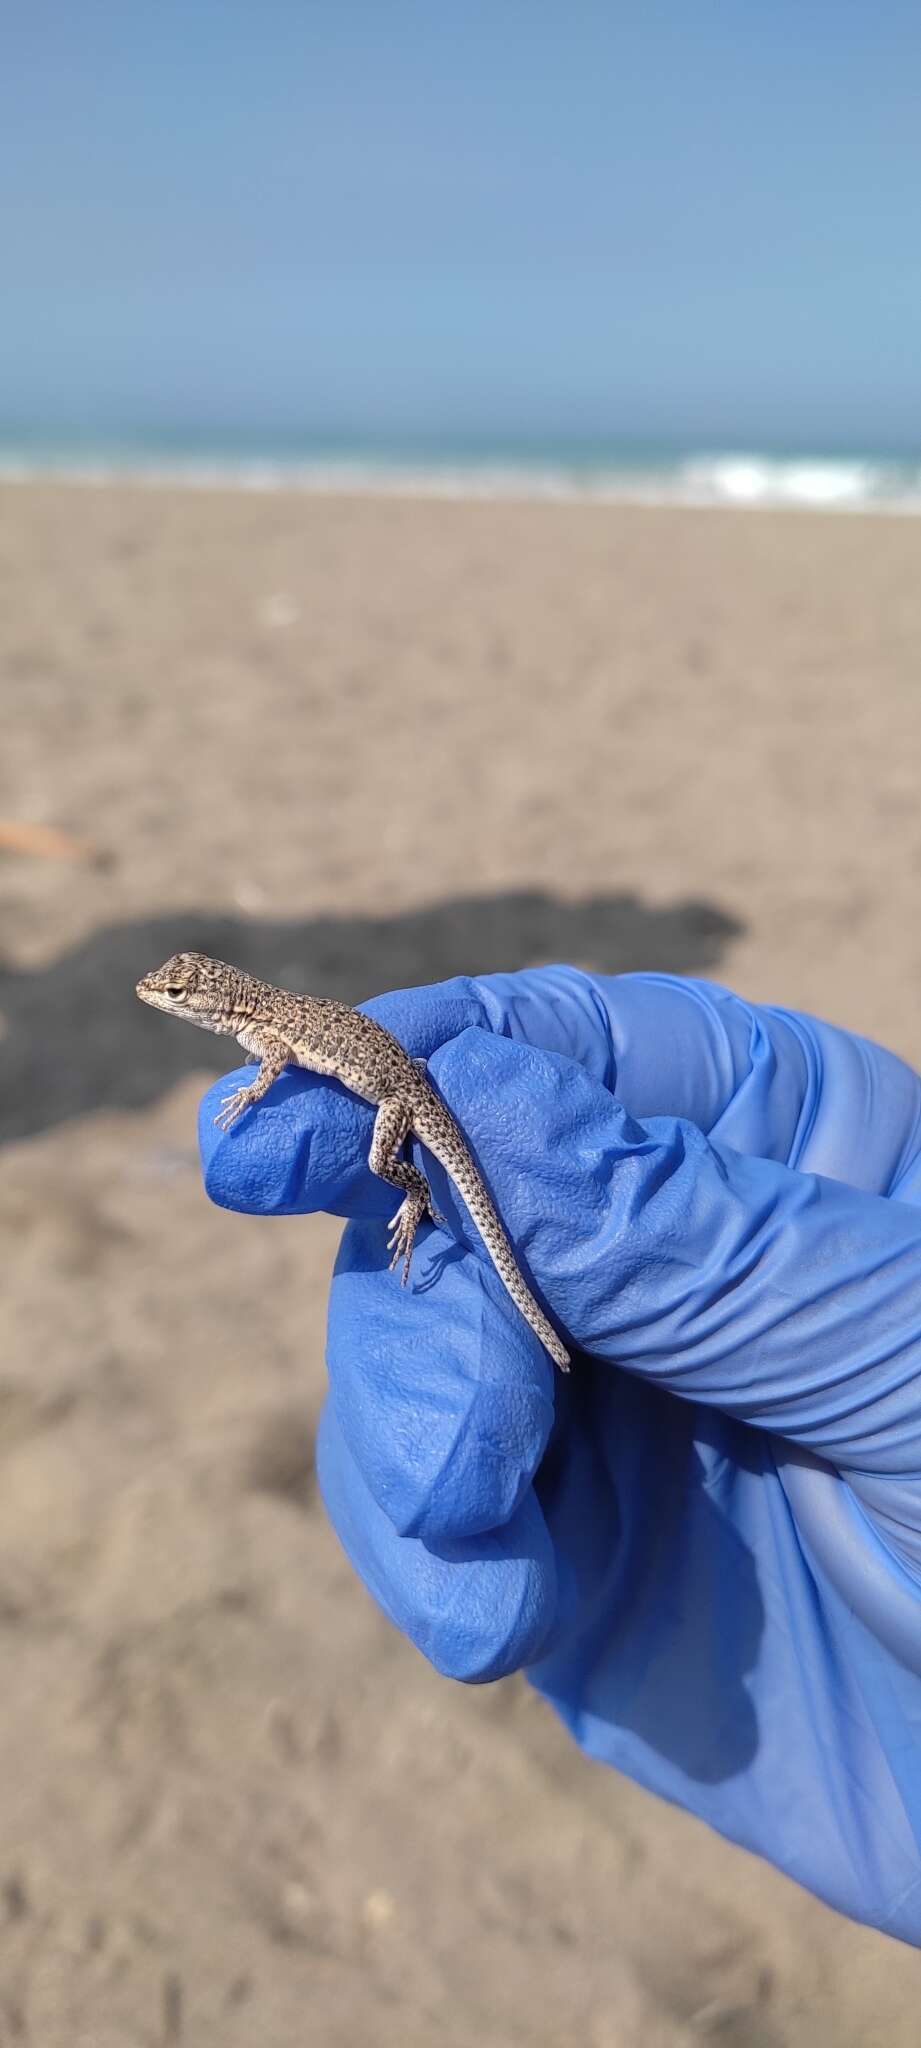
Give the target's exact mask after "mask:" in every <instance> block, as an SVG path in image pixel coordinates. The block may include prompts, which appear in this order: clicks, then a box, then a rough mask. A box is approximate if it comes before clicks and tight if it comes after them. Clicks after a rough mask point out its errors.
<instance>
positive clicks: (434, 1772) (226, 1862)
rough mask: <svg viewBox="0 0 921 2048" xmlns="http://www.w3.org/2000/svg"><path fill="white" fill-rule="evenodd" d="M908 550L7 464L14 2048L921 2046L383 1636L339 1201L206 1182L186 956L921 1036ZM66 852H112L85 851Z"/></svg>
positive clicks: (800, 518)
mask: <svg viewBox="0 0 921 2048" xmlns="http://www.w3.org/2000/svg"><path fill="white" fill-rule="evenodd" d="M919 546H921V526H919V524H918V523H917V521H914V520H910V519H898V518H890V517H879V518H871V517H863V516H860V517H833V516H823V515H813V514H806V513H790V514H774V513H768V512H761V513H755V514H745V513H733V512H726V513H723V512H710V513H694V512H680V511H675V510H653V509H644V510H640V509H636V508H633V509H617V508H614V507H599V506H590V505H576V504H573V505H552V504H533V505H527V504H511V503H507V504H488V503H483V504H464V503H457V504H437V503H430V502H421V501H416V502H412V501H409V500H396V499H393V500H385V499H377V500H375V499H373V498H354V499H349V498H348V497H345V496H342V497H338V498H337V497H329V498H321V497H315V498H311V497H308V496H298V495H295V494H289V495H285V494H275V495H259V494H255V493H246V492H232V491H223V492H219V491H212V492H206V491H201V492H193V491H185V492H183V491H179V490H167V489H160V490H142V489H129V488H126V487H121V488H117V487H114V486H112V487H106V488H97V489H89V488H78V487H76V486H72V487H66V486H62V485H56V486H51V485H40V484H30V485H21V486H6V487H4V488H3V489H2V491H0V598H2V602H0V676H2V706H3V745H2V750H0V818H7V819H9V818H18V819H28V820H33V821H38V822H42V823H45V824H47V825H49V826H52V825H53V826H55V827H58V828H61V829H63V830H65V831H67V832H69V833H72V834H74V835H75V836H76V837H77V838H78V839H80V840H81V841H86V842H90V843H91V845H92V847H93V848H94V849H95V858H94V859H92V860H86V859H82V858H75V859H74V860H73V861H68V860H66V859H63V858H44V857H39V856H38V855H36V854H34V853H28V852H26V853H21V854H20V853H17V852H15V851H3V850H0V1029H2V1033H3V1037H2V1042H0V1058H2V1076H3V1082H2V1089H0V1125H2V1136H3V1139H4V1143H3V1146H2V1149H0V1229H2V1236H3V1241H4V1260H3V1264H4V1285H3V1291H2V1303H0V1631H2V1640H3V1648H4V1657H3V1694H2V1706H0V1783H2V1787H3V1827H2V1835H0V2041H3V2042H5V2041H7V2040H8V2041H10V2042H14V2041H18V2040H24V2041H31V2042H35V2043H38V2044H41V2048H58V2044H60V2048H78V2044H83V2043H86V2044H90V2043H91V2044H92V2048H135V2044H137V2048H152V2044H159V2043H172V2042H184V2043H185V2042H188V2043H194V2044H195V2048H236V2044H241V2048H243V2044H246V2048H252V2044H253V2043H256V2042H258V2043H259V2044H260V2048H295V2044H297V2048H301V2044H303V2043H305V2042H308V2041H309V2042H310V2043H311V2044H313V2043H316V2044H317V2048H355V2044H356V2043H373V2044H374V2048H427V2044H430V2043H431V2042H433V2041H435V2040H437V2041H438V2042H439V2043H441V2044H442V2048H472V2044H474V2043H476V2044H477V2048H506V2044H512V2043H519V2044H535V2048H537V2044H540V2048H564V2044H565V2048H569V2044H573V2048H576V2044H578V2048H691V2044H693V2043H697V2042H699V2041H702V2040H710V2039H713V2040H718V2041H719V2042H720V2043H721V2044H724V2048H726V2044H729V2048H781V2044H797V2048H798V2044H800V2043H803V2044H805V2043H807V2042H809V2043H810V2044H815V2043H819V2044H825V2043H828V2044H831V2043H835V2044H836V2048H858V2044H859V2048H869V2044H871V2043H873V2042H878V2043H883V2042H885V2043H886V2044H887V2048H917V2041H918V2012H919V2004H921V1956H919V1955H918V1954H916V1953H915V1952H913V1951H911V1950H908V1949H906V1948H903V1947H901V1946H899V1945H897V1944H895V1943H893V1942H891V1941H888V1940H886V1939H884V1938H882V1937H880V1936H877V1935H875V1934H872V1933H870V1932H867V1931H865V1930H861V1929H858V1928H856V1927H854V1926H852V1925H850V1924H849V1923H847V1922H845V1921H844V1920H841V1919H839V1918H837V1917H836V1916H835V1915H834V1914H832V1913H831V1912H829V1911H827V1910H826V1909H825V1908H823V1907H822V1906H820V1905H819V1904H818V1903H816V1902H815V1901H813V1900H811V1899H810V1898H808V1897H806V1896H805V1895H804V1894H803V1893H801V1892H800V1891H799V1890H798V1889H797V1888H796V1887H795V1886H794V1885H792V1884H790V1883H788V1882H786V1881H785V1880H783V1879H781V1878H780V1877H779V1876H777V1875H776V1874H775V1873H774V1872H772V1871H771V1870H769V1869H768V1868H767V1867H765V1866H763V1865H761V1864H760V1863H759V1862H758V1861H757V1860H756V1859H754V1858H752V1857H750V1856H747V1855H746V1854H744V1853H743V1852H742V1851H739V1850H736V1849H734V1848H732V1847H730V1846H729V1845H727V1844H725V1843H723V1842H721V1841H720V1840H718V1839H717V1838H716V1837H715V1836H713V1835H711V1834H710V1833H709V1832H707V1831H706V1830H705V1829H704V1828H703V1827H702V1826H700V1825H699V1824H698V1823H696V1822H695V1821H693V1820H691V1819H690V1818H688V1817H687V1816H685V1815H683V1814H680V1813H678V1812H674V1811H672V1810H670V1809H669V1808H667V1807H665V1806H664V1805H662V1804H660V1803H658V1802H656V1801H655V1800H653V1799H652V1798H650V1797H648V1796H647V1795H645V1794H644V1793H642V1792H640V1791H639V1790H637V1789H636V1788H635V1787H633V1786H632V1785H630V1784H629V1783H627V1782H625V1781H624V1780H622V1779H620V1778H619V1777H617V1776H616V1775H615V1774H614V1773H613V1772H606V1771H603V1770H601V1769H599V1768H597V1767H594V1766H592V1765H590V1764H589V1763H587V1762H586V1761H585V1760H584V1759H582V1758H581V1756H580V1755H579V1753H578V1751H577V1750H576V1749H575V1748H574V1746H573V1745H572V1744H571V1743H570V1742H569V1740H568V1739H567V1738H566V1736H565V1735H564V1733H563V1732H562V1730H561V1729H560V1728H559V1727H558V1726H557V1724H556V1721H555V1719H554V1717H553V1715H552V1714H551V1712H550V1710H549V1709H548V1708H547V1707H546V1706H544V1705H543V1704H542V1703H541V1702H540V1701H539V1700H537V1699H536V1698H535V1697H534V1696H532V1695H531V1694H530V1692H529V1690H528V1688H527V1687H526V1685H525V1684H524V1683H523V1682H520V1681H516V1682H510V1683H507V1684H502V1685H499V1686H494V1687H487V1688H483V1689H477V1688H473V1689H468V1688H462V1687H459V1686H456V1685H452V1684H450V1683H447V1682H445V1681H443V1680H440V1679H439V1678H437V1677H436V1675H435V1674H434V1672H432V1671H430V1670H429V1669H428V1667H427V1666H426V1665H425V1663H424V1662H423V1660H422V1659H421V1658H420V1657H419V1656H418V1655H417V1654H416V1653H415V1652H414V1651H413V1650H412V1649H411V1648H410V1647H409V1645H408V1644H406V1643H405V1642H403V1641H402V1639H401V1638H400V1637H399V1636H397V1635H396V1634H395V1633H394V1631H393V1630H392V1629H391V1628H390V1627H389V1626H388V1624H387V1623H386V1622H385V1621H384V1620H383V1619H382V1618H381V1616H380V1615H379V1614H378V1612H377V1610H376V1609H375V1608H374V1606H373V1605H372V1603H371V1601H370V1599H369V1597H368V1595H367V1594H366V1593H365V1592H364V1591H363V1589H362V1588H361V1587H360V1586H359V1584H358V1583H357V1581H356V1580H355V1579H354V1577H353V1575H352V1573H351V1571H350V1569H349V1567H348V1565H347V1564H346V1562H345V1559H344V1558H343V1556H342V1555H341V1553H340V1551H339V1549H338V1546H337V1544H336V1541H335V1539H334V1537H333V1535H332V1533H331V1531H330V1530H329V1528H328V1526H327V1524H326V1521H325V1517H324V1514H323V1510H322V1506H321V1504H320V1502H319V1499H318V1497H317V1493H316V1489H315V1485H314V1482H313V1477H312V1455H311V1446H312V1438H313V1431H314V1427H315V1423H316V1418H317V1413H318V1409H319V1405H320V1402H321V1399H322V1393H323V1383H324V1373H323V1362H322V1361H323V1331H324V1314H325V1295H326V1287H327V1281H328V1276H329V1270H330V1262H331V1259H332V1257H333V1253H334V1248H335V1244H336V1242H337V1239H338V1235H339V1229H340V1226H339V1225H338V1224H337V1223H335V1222H333V1221H331V1220H329V1219H325V1218H322V1219H321V1218H316V1219H305V1220H303V1221H301V1220H297V1221H294V1220H291V1221H283V1222H271V1223H262V1222H256V1221H252V1220H247V1219H244V1218H240V1217H236V1216H230V1215H226V1214H223V1213H221V1212H219V1211H217V1210H216V1209H213V1208H211V1207H210V1206H209V1205H208V1203H207V1201H206V1200H205V1197H204V1195H203V1193H202V1190H201V1186H200V1180H199V1175H198V1167H197V1154H196V1146H195V1110H196V1103H197V1099H198V1096H199V1094H200V1092H201V1088H202V1086H203V1084H204V1083H205V1081H206V1080H207V1079H208V1078H209V1076H210V1074H211V1073H213V1072H214V1071H215V1070H216V1067H217V1066H219V1065H220V1064H222V1063H226V1064H230V1065H232V1064H233V1059H234V1055H233V1051H232V1050H230V1052H229V1054H228V1053H227V1049H226V1048H225V1049H222V1048H221V1046H220V1044H219V1043H218V1042H217V1041H211V1040H209V1039H207V1038H205V1037H204V1036H203V1035H200V1034H195V1033H191V1032H183V1031H180V1030H178V1029H173V1028H171V1027H170V1026H169V1025H168V1024H165V1023H164V1021H163V1020H162V1019H160V1018H157V1017H155V1016H154V1015H153V1014H151V1013H150V1012H147V1011H144V1010H143V1009H142V1008H141V1006H140V1005H139V1004H137V1003H136V1001H135V1000H134V997H133V993H132V991H133V986H134V982H135V980H136V979H137V977H138V975H139V974H140V973H142V972H143V971H144V970H146V969H148V968H150V967H151V966H153V965H154V964H155V963H156V962H158V961H159V960H160V959H162V958H163V957H164V956H165V955H166V954H167V953H168V952H169V951H171V950H173V949H174V948H176V947H181V946H205V947H208V948H209V949H210V950H215V951H221V952H227V953H229V954H230V956H231V957H233V958H236V959H239V960H240V962H241V963H244V964H247V965H251V966H255V967H257V968H259V969H261V970H262V971H264V972H266V973H271V974H272V975H273V976H274V977H275V978H279V979H285V978H287V975H288V974H289V973H290V972H292V971H293V972H294V973H296V974H299V975H300V976H301V978H302V979H304V980H306V981H307V982H308V983H309V984H311V985H313V986H314V987H315V988H316V989H317V990H318V991H322V992H327V993H340V994H343V995H345V996H348V997H350V998H356V999H357V998H359V997H361V996H363V995H366V994H370V993H372V992H374V991H375V990H377V989H379V988H383V987H386V986H392V985H395V984H399V983H405V982H410V981H418V980H429V979H432V978H434V977H436V976H440V975H443V974H448V973H453V972H455V971H463V970H470V971H476V970H483V969H491V968H497V967H500V966H503V967H511V966H516V965H521V964H524V963H526V962H529V961H535V960H541V959H549V958H569V959H573V960H576V961H578V962H582V963H585V964H588V965H595V966H598V967H601V968H608V969H617V968H629V967H657V968H671V969H675V970H678V971H683V972H697V973H705V974H709V975H712V976H713V977H715V978H716V979H719V980H722V981H725V982H728V983H731V984H733V985H734V986H736V987H738V988H739V989H740V990H741V991H743V992H744V993H745V994H746V995H749V996H751V997H755V998H762V999H770V1000H773V1001H775V1002H778V1003H785V1004H793V1005H798V1006H802V1007H807V1008H813V1009H815V1010H818V1011H820V1012H822V1013H824V1014H826V1015H828V1016H831V1017H833V1018H835V1019H837V1020H838V1021H840V1022H841V1023H843V1024H847V1025H851V1026H853V1027H856V1028H858V1029H861V1030H864V1031H867V1032H869V1033H871V1034H874V1035H876V1036H878V1037H880V1038H882V1039H883V1040H885V1041H886V1042H887V1043H889V1044H890V1045H892V1046H893V1047H895V1048H896V1049H897V1050H898V1051H900V1052H902V1053H903V1054H905V1055H906V1056H907V1057H909V1058H910V1059H913V1060H915V1061H916V1062H919V1063H921V1015H919V1007H921V1006H919V1001H918V997H919V989H921V971H919V970H921V958H919V953H921V943H919V936H918V934H919V917H918V887H919V877H921V806H919V801H918V786H917V734H918V709H917V691H918V676H917V669H918V649H919V646H921V577H919V574H918V555H919ZM78 851H79V849H78Z"/></svg>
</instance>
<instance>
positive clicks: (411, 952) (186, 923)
mask: <svg viewBox="0 0 921 2048" xmlns="http://www.w3.org/2000/svg"><path fill="white" fill-rule="evenodd" d="M741 929H742V927H741V926H740V925H739V923H738V921H737V920H736V919H734V918H733V917H731V916H729V915H728V914H727V913H726V912H725V911H723V910H720V909H719V908H717V907H716V906H715V905H714V904H710V903H702V902H696V901H691V902H682V903H676V904H674V905H670V906H666V907H664V908H651V907H647V906H646V905H644V904H642V903H641V902H639V901H638V899H637V898H636V897H635V896H630V895H607V896H592V897H587V898H585V899H583V900H582V901H581V902H574V903H566V902H563V901H561V900H559V899H557V898H556V897H553V896H547V895H544V894H542V893H541V892H540V891H538V890H522V891H520V892H517V893H509V894H507V895H499V896H486V897H474V896H470V897H457V898H452V899H450V900H448V901H446V902H442V903H433V904H429V905H426V906H424V907H423V908H422V909H416V910H409V911H404V912H402V913H400V914H399V915H398V916H395V917H379V918H375V917H317V918H305V919H301V920H296V921H292V922H290V923H270V922H266V921H262V920H259V919H250V918H244V917H224V916H220V915H211V914H209V913H206V912H195V911H192V912H188V913H183V912H177V913H175V915H170V916H169V917H156V918H148V919H145V920H142V921H139V922H137V923H135V924H121V925H110V926H108V927H107V928H105V929H104V930H102V931H98V932H95V933H94V934H93V936H92V938H90V939H88V940H87V941H86V942H85V944H84V945H82V946H78V947H77V948H76V949H75V951H73V952H70V953H65V954H63V955H62V956H61V958H60V959H58V960H55V961H53V962H52V963H51V964H50V965H49V966H47V967H45V968H42V969H41V970H39V971H35V972H20V971H18V970H16V969H13V968H11V967H8V966H2V965H0V1019H2V1030H3V1038H2V1052H0V1073H2V1077H3V1078H2V1101H0V1140H4V1141H9V1140H10V1139H13V1138H24V1137H29V1136H31V1135H33V1134H34V1133H36V1132H38V1131H43V1130H48V1129H50V1128H51V1127H52V1126H53V1125H55V1124H58V1123H61V1122H63V1121H64V1120H65V1119H66V1118H69V1117H75V1116H81V1115H84V1114H86V1112H87V1111H90V1110H95V1109H103V1108H107V1109H141V1108H143V1107H144V1106H145V1105H146V1104H148V1103H151V1102H153V1101H155V1100H156V1098H157V1097H158V1096H159V1095H161V1094H162V1093H163V1092H164V1090H166V1089H167V1088H170V1087H171V1086H172V1085H173V1084H174V1083H175V1082H176V1081H178V1080H179V1079H180V1078H181V1077H182V1076H183V1075H185V1074H188V1073H192V1072H196V1071H200V1070H201V1068H202V1067H212V1068H213V1069H214V1071H215V1072H221V1071H223V1070H225V1069H226V1067H227V1065H228V1059H229V1060H230V1063H231V1064H232V1062H233V1050H232V1048H228V1045H227V1044H225V1043H224V1041H223V1040H222V1039H218V1038H214V1039H212V1038H211V1037H209V1036H208V1035H206V1034H205V1033H204V1032H194V1033H193V1032H191V1031H173V1030H166V1029H164V1027H163V1023H162V1020H161V1019H160V1018H158V1017H156V1016H155V1015H154V1014H153V1013H152V1012H151V1011H150V1010H147V1009H145V1008H144V1006H143V1005H142V1004H141V1003H139V1002H138V1001H137V999H136V997H135V994H134V988H135V983H136V982H137V981H138V980H139V979H140V977H141V975H142V974H146V973H148V972H149V971H150V969H151V968H153V967H156V966H159V964H160V962H161V961H162V960H164V959H166V958H167V957H168V955H169V954H170V953H174V952H178V951H180V950H184V951H189V952H200V953H211V954H214V955H215V956H216V957H217V958H218V959H223V960H232V961H234V962H235V963H236V964H237V965H239V966H240V967H246V968H248V969H249V970H250V972H251V973H253V974H256V975H259V976H260V977H261V979H262V980H264V981H271V982H276V983H278V984H280V985H281V986H282V987H286V988H292V989H296V990H299V991H303V990H312V991H313V992H314V993H315V994H318V995H328V996H338V997H340V998H341V999H342V1000H343V1001H345V1002H361V1001H363V1000H364V999H365V998H366V997H367V996H371V995H377V994H379V993H380V992H381V991H382V990H385V989H390V988H406V987H410V986H412V985H413V984H415V983H419V982H429V981H441V980H444V979H445V978H446V977H447V976H449V975H454V974H470V973H474V974H490V973H496V972H499V971H502V970H511V969H513V968H517V967H531V966H535V965H537V964H539V963H540V962H546V961H554V960H567V961H571V962H573V963H574V964H575V965H577V966H581V967H589V968H594V969H597V970H598V971H599V972H603V973H609V974H610V973H624V972H626V971H628V970H630V969H637V968H644V969H647V970H650V971H652V970H659V971H661V972H668V973H675V974H683V973H690V972H692V971H706V970H708V969H711V968H713V967H714V966H715V965H716V963H717V962H718V961H719V959H720V958H721V956H722V953H723V951H724V949H725V947H726V946H727V944H728V943H729V941H730V940H731V939H733V938H736V937H737V936H738V935H739V933H740V931H741Z"/></svg>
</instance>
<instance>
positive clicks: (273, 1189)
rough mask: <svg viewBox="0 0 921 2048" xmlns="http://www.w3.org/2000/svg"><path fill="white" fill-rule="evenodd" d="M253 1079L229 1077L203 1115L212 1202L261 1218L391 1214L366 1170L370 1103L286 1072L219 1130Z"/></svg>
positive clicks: (243, 1072) (241, 1074) (245, 1071)
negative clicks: (230, 1101) (226, 1105)
mask: <svg viewBox="0 0 921 2048" xmlns="http://www.w3.org/2000/svg"><path fill="white" fill-rule="evenodd" d="M252 1079H253V1069H252V1067H248V1068H242V1069H238V1070H237V1071H236V1072H235V1073H232V1074H225V1075H224V1076H223V1078H222V1080H220V1081H217V1082H215V1084H214V1086H213V1087H211V1088H209V1089H208V1091H207V1094H206V1095H205V1096H204V1098H203V1100H202V1103H201V1106H200V1109H199V1117H198V1144H199V1152H200V1155H201V1163H202V1174H203V1178H204V1183H205V1191H206V1193H207V1194H208V1195H209V1197H210V1199H211V1201H212V1202H216V1203H217V1204H218V1206H219V1208H222V1209H237V1210H241V1211H242V1212H243V1213H244V1214H246V1215H259V1216H301V1215H310V1214H313V1213H314V1212H315V1211H316V1210H317V1209H328V1210H329V1211H330V1212H331V1213H332V1214H333V1215H339V1216H343V1215H352V1214H359V1213H361V1212H362V1211H363V1210H364V1211H365V1212H367V1211H368V1210H369V1209H371V1210H376V1211H378V1212H380V1211H385V1210H386V1208H387V1206H388V1202H389V1199H390V1198H389V1195H388V1192H387V1190H386V1189H385V1188H384V1186H383V1183H382V1182H380V1181H377V1180H376V1179H375V1176H373V1175H372V1174H371V1173H370V1172H369V1169H368V1164H367V1159H368V1148H369V1145H370V1142H371V1123H372V1112H371V1111H370V1109H369V1108H368V1105H367V1104H366V1103H364V1102H361V1101H359V1099H358V1097H357V1096H354V1095H351V1094H350V1093H349V1092H348V1090H347V1089H344V1088H340V1087H339V1085H338V1083H337V1082H334V1081H327V1080H321V1079H319V1078H318V1077H317V1076H316V1075H313V1074H308V1073H305V1072H303V1071H301V1070H300V1069H287V1070H286V1071H285V1072H284V1073H283V1074H281V1075H280V1076H279V1078H278V1080H277V1081H275V1082H273V1084H272V1087H271V1088H270V1089H269V1092H268V1094H267V1095H266V1096H265V1097H264V1098H263V1100H262V1101H261V1102H258V1103H256V1104H254V1105H252V1106H251V1107H249V1108H246V1109H244V1111H243V1113H242V1114H241V1116H240V1117H239V1118H238V1120H237V1121H236V1122H235V1123H234V1124H233V1125H232V1126H231V1129H230V1130H229V1131H223V1130H221V1129H220V1127H219V1126H218V1125H217V1124H216V1123H215V1118H216V1117H217V1116H218V1114H219V1112H220V1109H221V1106H222V1103H223V1102H224V1100H225V1099H226V1098H227V1096H229V1095H232V1094H233V1092H234V1089H235V1088H236V1087H238V1086H241V1085H245V1084H246V1083H247V1082H250V1081H252Z"/></svg>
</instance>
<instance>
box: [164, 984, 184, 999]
mask: <svg viewBox="0 0 921 2048" xmlns="http://www.w3.org/2000/svg"><path fill="white" fill-rule="evenodd" d="M185 993H186V991H185V989H184V988H179V987H178V985H177V984H176V983H175V982H174V983H172V984H171V985H170V987H169V988H168V989H167V990H166V994H167V995H168V996H169V999H170V1002H171V1003H181V1002H182V1000H183V998H184V996H185Z"/></svg>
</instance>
